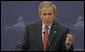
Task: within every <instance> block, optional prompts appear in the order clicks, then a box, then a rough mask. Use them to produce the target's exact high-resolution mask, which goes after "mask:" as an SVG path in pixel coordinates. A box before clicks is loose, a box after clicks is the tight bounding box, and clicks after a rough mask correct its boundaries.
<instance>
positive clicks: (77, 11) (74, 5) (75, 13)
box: [1, 1, 84, 51]
mask: <svg viewBox="0 0 85 52" xmlns="http://www.w3.org/2000/svg"><path fill="white" fill-rule="evenodd" d="M51 2H52V3H54V4H55V5H56V7H57V10H56V12H57V17H56V19H55V21H59V22H60V23H62V24H63V25H66V26H67V27H69V30H70V33H71V34H72V35H73V36H74V37H75V42H74V43H73V45H74V51H83V50H84V2H83V1H51ZM40 3H41V1H1V50H2V51H14V50H15V47H16V46H17V44H18V43H19V42H20V40H21V38H22V36H23V32H24V27H25V25H26V24H27V23H29V24H30V23H33V22H35V21H38V20H40V19H39V16H38V12H39V11H38V6H39V4H40Z"/></svg>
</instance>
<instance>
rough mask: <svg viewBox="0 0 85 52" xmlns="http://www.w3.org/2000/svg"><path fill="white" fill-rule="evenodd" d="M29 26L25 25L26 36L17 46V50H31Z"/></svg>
mask: <svg viewBox="0 0 85 52" xmlns="http://www.w3.org/2000/svg"><path fill="white" fill-rule="evenodd" d="M28 35H29V28H28V25H26V27H25V31H24V36H23V38H22V40H21V42H20V43H19V44H18V46H17V47H16V48H15V51H29V50H30V48H29V36H28Z"/></svg>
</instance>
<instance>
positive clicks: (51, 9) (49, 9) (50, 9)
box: [41, 7, 53, 12]
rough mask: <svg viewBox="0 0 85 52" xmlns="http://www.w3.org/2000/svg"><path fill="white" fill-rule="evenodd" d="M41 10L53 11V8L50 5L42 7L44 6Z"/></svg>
mask: <svg viewBox="0 0 85 52" xmlns="http://www.w3.org/2000/svg"><path fill="white" fill-rule="evenodd" d="M41 11H42V12H53V8H52V7H50V8H46V7H44V8H42V9H41Z"/></svg>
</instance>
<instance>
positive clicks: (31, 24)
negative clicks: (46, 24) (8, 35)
mask: <svg viewBox="0 0 85 52" xmlns="http://www.w3.org/2000/svg"><path fill="white" fill-rule="evenodd" d="M39 24H41V21H36V22H31V23H27V24H26V27H35V26H37V25H39Z"/></svg>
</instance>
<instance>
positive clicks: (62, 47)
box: [61, 28, 73, 51]
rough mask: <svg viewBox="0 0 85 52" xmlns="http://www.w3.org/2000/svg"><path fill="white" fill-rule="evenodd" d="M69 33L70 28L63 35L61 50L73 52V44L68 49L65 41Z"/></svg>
mask: <svg viewBox="0 0 85 52" xmlns="http://www.w3.org/2000/svg"><path fill="white" fill-rule="evenodd" d="M68 33H69V28H67V29H66V31H65V32H64V33H63V36H62V39H61V42H62V43H61V50H62V51H73V44H71V45H70V46H69V48H68V49H67V46H66V45H65V41H66V36H67V34H68Z"/></svg>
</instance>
